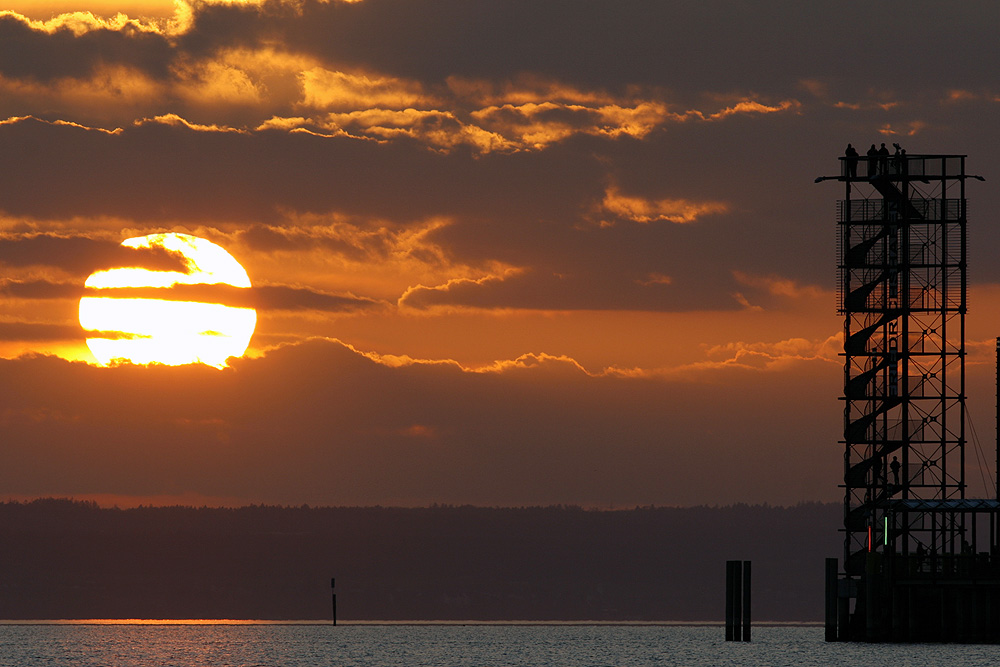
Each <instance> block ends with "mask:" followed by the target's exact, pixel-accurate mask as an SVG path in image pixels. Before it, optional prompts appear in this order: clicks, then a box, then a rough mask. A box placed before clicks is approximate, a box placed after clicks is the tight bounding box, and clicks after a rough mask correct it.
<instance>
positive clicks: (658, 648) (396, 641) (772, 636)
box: [0, 621, 1000, 667]
mask: <svg viewBox="0 0 1000 667" xmlns="http://www.w3.org/2000/svg"><path fill="white" fill-rule="evenodd" d="M997 664H1000V646H993V645H958V644H909V645H885V644H881V645H873V644H836V643H831V644H828V643H826V642H824V641H823V629H822V628H817V627H756V628H754V632H753V641H752V642H749V643H743V642H726V641H724V629H723V628H722V627H718V626H672V625H670V626H667V625H563V624H544V625H522V624H502V625H482V624H469V625H442V624H419V625H410V624H391V625H375V624H350V625H345V624H341V625H338V626H337V627H333V626H332V625H316V624H307V623H296V624H276V623H249V624H248V623H234V622H193V623H180V624H178V623H177V622H173V623H171V622H127V621H126V622H122V621H100V622H85V623H42V624H36V623H32V624H28V623H27V622H10V621H8V622H0V665H2V666H3V667H36V666H39V667H40V666H42V665H44V666H46V667H53V666H58V667H62V666H73V665H86V666H94V667H98V666H100V667H133V666H135V667H138V666H142V667H149V666H157V667H173V666H177V667H200V666H205V667H210V666H211V667H229V666H233V667H237V666H238V667H257V666H267V667H272V666H273V667H299V666H301V667H315V666H323V665H331V666H333V665H336V666H342V667H353V666H359V667H362V666H363V667H369V666H371V667H397V666H398V667H424V666H427V667H514V666H518V667H521V666H524V667H550V666H551V667H626V666H628V665H662V666H668V665H704V666H713V667H718V666H726V665H733V666H740V667H751V666H755V665H761V666H764V665H766V666H769V667H777V666H781V665H793V666H795V667H806V666H809V665H823V666H827V665H838V666H839V665H844V666H849V667H875V666H877V667H883V666H887V665H889V666H892V667H907V666H910V665H913V666H914V667H916V666H920V667H925V666H936V665H949V666H955V667H976V666H979V665H983V666H986V665H989V666H991V667H992V666H993V665H997Z"/></svg>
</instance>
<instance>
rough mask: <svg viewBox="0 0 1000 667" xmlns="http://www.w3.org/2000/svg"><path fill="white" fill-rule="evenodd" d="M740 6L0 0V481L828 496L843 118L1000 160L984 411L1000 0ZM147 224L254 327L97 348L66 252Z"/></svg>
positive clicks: (349, 496)
mask: <svg viewBox="0 0 1000 667" xmlns="http://www.w3.org/2000/svg"><path fill="white" fill-rule="evenodd" d="M746 5H747V3H739V2H730V1H723V0H717V1H713V2H707V3H669V2H667V3H664V2H653V1H652V0H629V1H627V2H623V3H616V4H615V11H614V12H610V11H603V10H602V9H601V7H600V6H599V5H594V6H591V5H588V7H587V9H586V11H582V10H581V11H576V12H574V13H573V14H572V15H567V14H565V13H564V8H562V7H561V6H560V5H559V3H546V2H534V1H533V2H529V1H528V0H515V1H513V2H509V3H502V4H491V3H478V2H468V0H434V1H432V0H414V1H412V2H407V3H397V2H392V1H391V0H363V1H362V2H355V3H345V2H339V1H337V0H333V1H331V2H320V1H319V0H285V1H283V2H276V1H271V2H247V3H232V2H221V1H211V0H209V1H205V2H162V1H153V0H151V1H149V2H141V1H139V0H134V1H133V2H124V3H113V2H103V3H102V2H86V1H81V2H70V1H69V0H67V1H65V2H55V1H53V2H6V3H4V2H3V0H0V142H2V143H0V145H2V146H3V147H4V149H3V151H2V152H0V168H2V169H3V172H2V173H3V178H2V179H0V357H2V359H0V373H3V374H4V379H3V383H2V385H0V386H2V387H3V389H2V391H3V392H4V396H3V401H2V403H0V405H3V406H4V407H2V408H0V422H2V426H3V429H4V431H5V433H6V436H5V441H6V442H8V443H9V444H8V445H6V446H5V447H4V448H3V449H2V450H0V499H2V498H4V497H11V498H27V497H36V496H44V495H57V496H75V497H93V498H100V499H102V502H111V501H109V500H108V499H114V498H118V499H121V501H122V503H123V504H127V503H128V502H135V499H136V498H139V499H150V498H160V499H164V502H176V499H178V498H189V499H190V498H197V499H199V500H198V501H192V502H213V500H212V499H215V500H214V502H218V503H234V502H281V503H301V502H309V503H312V504H324V503H335V504H378V503H381V504H391V503H402V504H418V505H419V504H428V503H433V502H450V503H474V504H506V505H519V504H534V503H579V504H585V505H598V506H607V505H617V506H620V505H630V504H650V503H652V504H679V505H688V504H702V503H704V504H716V503H730V502H741V501H742V502H751V503H756V502H770V503H778V504H791V503H795V502H798V501H806V500H835V499H838V498H839V490H838V489H837V486H836V485H837V480H838V477H839V476H840V474H841V471H840V468H839V466H840V465H842V452H841V451H840V446H839V445H838V444H837V440H838V439H839V435H838V431H839V430H840V428H841V424H840V420H841V419H842V416H841V412H840V410H841V408H840V405H839V403H838V401H837V396H838V395H839V393H840V391H841V387H840V382H841V373H842V371H841V369H840V363H841V362H840V359H839V357H838V356H837V355H838V352H839V349H838V345H839V344H840V343H839V336H840V331H841V327H842V324H841V322H840V320H839V319H838V317H837V315H836V304H835V298H834V293H833V287H834V279H835V278H834V277H835V263H836V258H835V245H834V238H835V236H834V233H835V229H834V227H835V222H834V221H835V217H834V215H835V208H834V204H835V200H836V199H837V198H838V197H839V196H842V191H841V189H840V187H839V186H838V185H834V184H825V185H814V184H813V182H812V181H813V178H814V177H815V176H819V175H828V174H832V173H835V171H836V169H837V161H836V158H837V157H838V156H839V155H841V154H842V152H843V148H844V146H845V145H846V143H847V142H848V141H853V142H854V143H855V145H858V146H863V147H864V146H867V144H869V143H870V142H877V141H889V140H892V141H899V142H902V143H903V144H904V146H905V147H906V148H907V149H908V151H909V152H910V153H911V154H912V153H936V152H941V153H967V154H968V155H969V160H968V163H967V164H968V168H969V171H971V172H972V173H978V174H982V175H984V176H986V177H987V179H988V180H987V183H985V184H980V183H978V182H976V183H970V185H969V189H968V194H969V198H970V208H969V210H970V223H969V224H970V227H969V230H970V231H969V238H970V279H971V288H970V290H971V292H970V303H971V310H970V314H969V318H968V328H969V331H968V340H969V350H970V357H969V360H970V366H969V378H970V382H969V385H970V391H969V393H970V404H969V406H970V414H971V416H972V418H973V419H974V420H975V428H976V430H977V431H978V433H979V435H980V437H983V438H986V439H988V440H991V441H992V438H993V424H992V409H993V408H992V405H993V400H994V399H993V388H992V382H993V378H992V374H993V366H992V364H993V361H992V355H993V338H994V337H995V336H996V335H997V334H998V333H1000V316H998V313H1000V287H998V286H1000V264H998V263H996V262H995V261H993V256H994V254H995V253H996V252H997V249H998V248H1000V234H998V233H997V232H996V231H995V229H996V226H995V225H991V224H990V222H989V221H990V219H991V217H993V216H995V215H996V212H997V211H998V210H1000V200H998V197H997V194H996V192H995V189H994V188H993V187H992V186H991V185H990V183H992V181H993V178H994V177H995V174H993V173H992V172H993V170H991V169H990V167H991V165H992V160H993V157H992V156H993V155H994V154H996V150H995V148H996V147H997V144H998V137H1000V135H998V133H997V131H996V130H995V129H994V127H993V126H994V123H992V122H991V119H992V118H993V117H994V116H995V115H996V112H997V104H998V100H1000V90H998V89H997V85H996V82H995V81H994V80H993V79H992V76H991V74H992V72H991V70H990V69H989V68H988V67H985V66H984V63H987V62H992V59H993V58H994V56H993V51H994V41H995V38H994V36H993V35H992V33H991V32H990V30H989V29H988V28H987V26H990V25H996V21H995V20H992V21H991V20H988V19H990V18H992V19H997V18H1000V15H998V12H1000V10H998V9H997V7H996V6H995V5H994V4H993V3H989V2H985V0H983V1H982V2H971V3H963V5H961V6H960V7H959V6H955V7H930V8H921V9H919V10H914V11H913V12H911V13H910V14H900V13H899V12H893V11H890V9H889V8H887V7H883V6H881V5H878V4H875V5H863V6H858V7H855V8H854V9H853V10H851V11H847V10H846V9H845V8H844V7H843V6H842V5H840V4H836V3H809V4H803V3H798V2H792V1H791V0H766V1H765V2H764V3H756V4H754V7H753V8H751V7H749V6H746ZM758 5H759V6H758ZM86 12H90V14H87V13H86ZM720 16H723V17H725V20H721V19H720V18H719V17H720ZM887 26H892V28H891V30H890V29H888V28H887ZM845 35H847V36H849V38H848V39H847V40H846V42H845V37H844V36H845ZM922 40H928V41H929V42H930V41H932V42H933V43H934V44H935V45H937V46H935V49H928V48H924V47H920V46H918V45H919V44H921V41H922ZM854 44H857V45H858V47H857V50H856V51H855V49H854V48H853V46H852V45H854ZM861 45H864V46H863V47H862V46H861ZM935 53H946V54H947V55H948V58H947V59H942V58H940V57H937V56H935V55H934V54H935ZM862 56H864V60H865V61H866V62H872V61H877V62H885V63H895V64H894V65H893V67H891V68H865V67H859V66H858V64H859V62H860V60H859V59H860V58H861V57H862ZM944 60H946V61H947V62H945V61H944ZM883 69H884V70H885V71H890V70H891V71H892V72H893V77H894V78H892V79H886V78H884V71H883ZM164 231H174V232H182V233H188V234H194V235H198V236H202V237H204V238H206V239H208V240H211V241H213V242H215V243H217V244H219V245H221V246H223V247H224V248H226V249H227V250H228V251H229V252H230V253H231V254H232V255H233V256H234V257H236V258H237V260H239V261H240V262H241V263H242V265H243V266H244V267H245V268H246V270H247V273H248V274H249V276H250V278H251V280H252V282H253V284H254V288H253V289H254V294H253V299H254V302H255V303H256V304H257V309H258V324H257V330H256V334H255V336H254V338H253V340H252V341H251V344H250V350H249V352H248V356H247V358H245V359H243V360H239V361H237V362H235V363H234V364H233V365H232V368H229V369H226V370H223V371H217V370H215V369H211V368H205V369H202V368H191V369H183V368H178V369H166V368H111V369H102V368H96V367H94V366H92V365H90V362H92V361H93V359H92V357H90V354H89V352H88V351H87V349H86V346H85V344H84V332H83V331H82V329H81V328H80V326H79V323H78V321H77V308H78V303H79V299H80V297H81V296H82V295H83V283H84V281H85V280H86V278H87V276H88V275H89V274H90V273H91V272H92V271H94V270H97V269H100V268H108V267H110V266H115V265H117V263H119V262H121V261H123V260H122V257H123V255H122V254H121V251H120V250H119V249H118V245H119V244H120V243H121V241H122V240H123V239H125V238H128V237H130V236H139V235H144V234H149V233H154V232H164ZM985 446H986V447H992V444H990V443H987V444H986V445H985ZM970 458H971V457H970ZM988 458H990V460H992V457H988ZM990 474H991V473H990ZM978 478H979V472H978V470H977V471H975V473H973V472H970V474H969V479H970V482H974V480H976V479H978ZM127 499H132V500H127Z"/></svg>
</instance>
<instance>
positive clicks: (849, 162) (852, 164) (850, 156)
mask: <svg viewBox="0 0 1000 667" xmlns="http://www.w3.org/2000/svg"><path fill="white" fill-rule="evenodd" d="M844 155H846V156H847V159H845V160H844V164H845V165H846V166H847V177H848V178H857V177H858V152H857V151H856V150H854V146H852V145H850V144H847V150H845V151H844Z"/></svg>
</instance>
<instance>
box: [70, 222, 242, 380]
mask: <svg viewBox="0 0 1000 667" xmlns="http://www.w3.org/2000/svg"><path fill="white" fill-rule="evenodd" d="M122 245H123V246H126V247H129V248H137V249H138V248H148V249H162V250H166V251H168V252H169V253H173V254H176V255H178V256H180V257H181V258H182V260H183V263H184V265H186V270H185V271H183V272H181V271H154V270H150V269H146V268H138V267H124V266H123V267H119V268H113V269H110V270H108V271H97V272H94V273H93V274H91V275H90V277H89V278H87V283H86V287H87V289H88V291H89V292H90V293H92V294H95V295H96V294H99V295H100V296H85V297H83V298H82V299H80V325H81V326H82V327H83V328H84V329H86V330H87V331H88V332H89V333H91V334H93V335H92V336H91V337H88V338H87V346H88V347H89V348H90V351H91V352H92V353H93V355H94V357H95V358H96V359H97V361H98V362H100V363H101V364H104V365H108V364H111V363H113V362H116V361H129V362H132V363H135V364H149V363H159V364H168V365H180V364H189V363H203V364H208V365H210V366H216V367H218V368H222V367H224V366H225V365H226V359H228V358H229V357H238V356H240V355H242V354H243V353H244V352H245V351H246V349H247V345H249V343H250V338H251V336H252V335H253V331H254V328H255V326H256V324H257V312H256V311H255V310H254V309H253V308H247V307H235V306H232V305H225V304H222V303H214V302H211V301H190V300H182V299H180V298H178V296H176V294H190V292H180V291H177V290H178V288H180V287H182V286H189V287H197V286H205V285H228V286H232V287H236V288H242V289H247V288H249V287H250V278H249V277H248V276H247V273H246V271H245V270H244V269H243V267H242V266H240V264H239V262H237V261H236V260H235V259H233V257H232V255H230V254H229V253H228V252H226V251H225V250H223V249H222V248H221V247H219V246H217V245H216V244H214V243H212V242H210V241H206V240H205V239H200V238H197V237H195V236H189V235H187V234H176V233H170V234H151V235H149V236H142V237H138V238H131V239H127V240H125V241H124V242H122ZM136 290H142V291H141V292H140V294H141V296H138V297H136V296H133V294H134V293H135V291H136ZM150 290H153V292H152V293H150ZM161 291H162V294H161V293H160V292H161ZM172 292H173V293H174V294H175V296H173V298H171V293H172ZM209 298H211V297H209Z"/></svg>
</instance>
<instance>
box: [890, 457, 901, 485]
mask: <svg viewBox="0 0 1000 667" xmlns="http://www.w3.org/2000/svg"><path fill="white" fill-rule="evenodd" d="M889 469H890V470H891V471H892V485H893V486H895V487H898V486H899V459H897V458H896V457H895V456H893V457H892V463H890V464H889Z"/></svg>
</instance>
